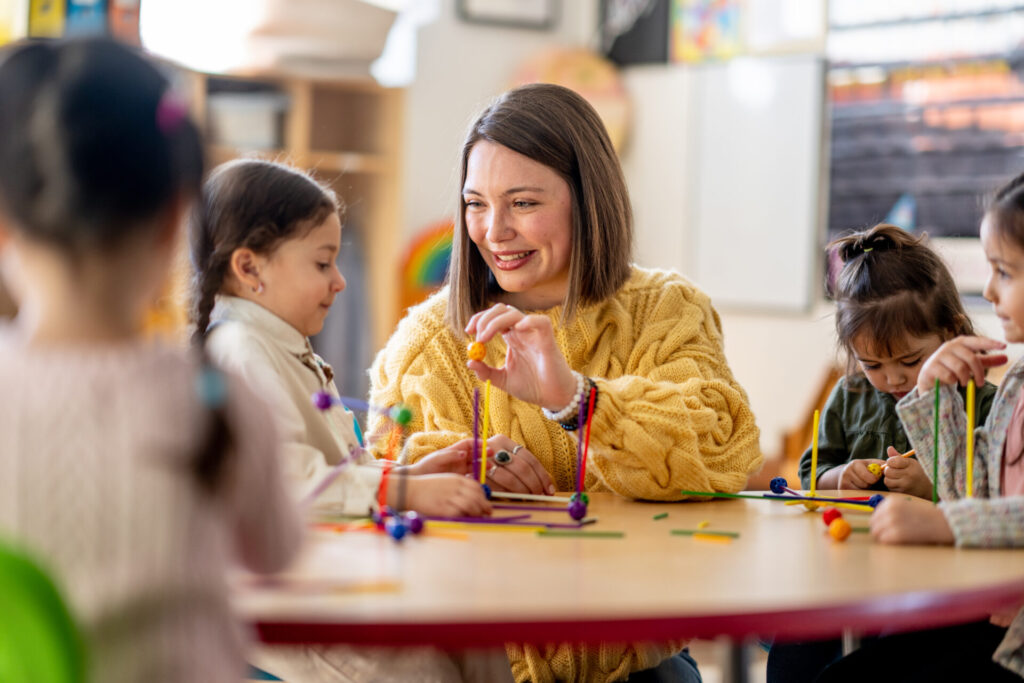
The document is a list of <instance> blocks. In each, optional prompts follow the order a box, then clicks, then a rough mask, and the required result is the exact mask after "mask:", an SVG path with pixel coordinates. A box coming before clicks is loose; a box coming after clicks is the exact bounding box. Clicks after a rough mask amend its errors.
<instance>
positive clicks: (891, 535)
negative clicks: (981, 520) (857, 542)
mask: <svg viewBox="0 0 1024 683" xmlns="http://www.w3.org/2000/svg"><path fill="white" fill-rule="evenodd" d="M871 535H872V536H874V538H875V540H876V541H878V542H879V543H895V544H903V543H905V544H925V543H937V544H941V545H952V544H953V542H954V541H955V540H956V539H954V537H953V530H952V529H950V527H949V522H947V521H946V516H945V515H944V514H942V510H940V509H939V508H938V506H936V505H933V504H932V502H931V501H930V500H921V499H920V498H912V497H910V496H907V495H904V494H894V495H890V496H886V498H885V500H884V501H882V502H881V503H880V504H879V505H878V507H877V508H875V512H874V514H872V515H871Z"/></svg>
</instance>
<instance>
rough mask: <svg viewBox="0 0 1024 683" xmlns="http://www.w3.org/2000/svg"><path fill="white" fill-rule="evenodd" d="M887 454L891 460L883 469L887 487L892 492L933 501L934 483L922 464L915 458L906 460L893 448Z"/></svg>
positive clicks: (890, 447) (887, 461)
mask: <svg viewBox="0 0 1024 683" xmlns="http://www.w3.org/2000/svg"><path fill="white" fill-rule="evenodd" d="M887 454H888V456H889V459H888V460H886V461H885V467H884V468H883V472H884V474H885V487H886V488H887V489H889V490H890V491H895V492H898V493H909V494H910V495H912V496H917V497H918V498H928V499H931V497H932V481H931V479H929V478H928V475H927V474H925V471H924V467H922V466H921V463H920V462H918V461H917V460H916V459H914V458H904V457H903V456H902V455H901V454H900V452H899V451H897V450H896V449H895V448H893V447H892V446H889V449H888V451H887Z"/></svg>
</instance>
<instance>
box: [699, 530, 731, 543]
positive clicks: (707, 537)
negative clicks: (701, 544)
mask: <svg viewBox="0 0 1024 683" xmlns="http://www.w3.org/2000/svg"><path fill="white" fill-rule="evenodd" d="M693 538H694V539H696V540H698V541H711V542H712V543H732V537H731V536H720V535H717V534H709V533H705V532H701V533H699V534H694V535H693Z"/></svg>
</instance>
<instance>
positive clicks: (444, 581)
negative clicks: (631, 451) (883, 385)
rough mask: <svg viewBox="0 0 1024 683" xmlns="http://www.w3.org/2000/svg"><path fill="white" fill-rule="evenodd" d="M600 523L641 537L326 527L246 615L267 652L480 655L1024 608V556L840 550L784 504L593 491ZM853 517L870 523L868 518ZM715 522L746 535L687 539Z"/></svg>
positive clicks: (838, 627)
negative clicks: (520, 645)
mask: <svg viewBox="0 0 1024 683" xmlns="http://www.w3.org/2000/svg"><path fill="white" fill-rule="evenodd" d="M755 493H757V492H755ZM826 493H828V492H821V494H822V495H825V494H826ZM661 513H668V516H667V517H664V518H662V519H654V517H655V516H656V515H660V514H661ZM508 514H514V513H513V512H510V511H508V510H500V511H496V512H495V515H497V516H502V515H508ZM531 514H532V515H533V517H532V519H539V520H543V521H551V522H568V521H570V520H569V519H568V515H567V514H565V513H564V512H555V513H546V512H540V513H531ZM589 514H590V515H591V516H596V517H597V518H598V521H597V522H596V523H595V524H593V525H590V526H588V527H586V530H588V531H595V532H598V531H621V532H623V533H624V535H623V536H622V537H618V538H614V537H612V538H609V537H587V538H579V537H558V536H541V535H538V534H537V533H536V532H534V531H522V530H520V531H484V530H471V531H468V532H465V531H463V530H461V529H460V530H452V529H449V528H446V529H439V528H437V526H435V527H434V532H435V533H437V534H438V535H437V536H431V535H429V534H428V535H424V536H419V537H411V538H406V539H404V540H403V541H402V542H401V543H396V542H395V541H393V540H392V539H391V538H390V537H388V536H385V535H382V534H377V533H372V532H368V531H348V532H344V533H339V532H337V531H314V532H312V534H311V539H310V543H309V544H308V545H307V548H306V551H305V553H304V555H303V557H302V558H301V559H300V561H299V562H298V563H297V565H296V567H295V568H293V569H292V570H290V571H289V572H288V573H286V574H285V575H283V576H281V577H280V578H279V580H277V581H275V582H271V583H269V584H267V583H259V582H255V581H253V580H250V579H244V580H242V579H240V587H239V589H238V590H236V591H235V596H234V598H235V599H234V602H235V604H236V606H237V608H238V609H239V610H240V611H241V613H242V615H243V616H244V617H245V618H246V619H248V620H249V621H250V622H251V623H254V624H256V626H257V628H258V630H259V633H260V636H261V638H262V639H263V640H265V641H267V642H328V643H329V642H348V643H362V644H388V645H406V644H433V645H439V646H446V647H479V646H492V645H498V644H501V643H503V642H508V641H515V642H550V641H567V640H568V641H579V642H600V641H637V640H663V639H671V638H687V637H695V638H712V637H715V636H721V635H726V636H731V637H734V638H743V637H751V636H755V635H760V636H766V637H768V636H774V637H776V638H780V639H786V638H794V639H796V638H807V637H815V636H821V637H825V636H834V635H837V634H839V633H840V632H841V631H842V630H843V629H854V630H857V631H860V632H863V633H869V632H878V631H880V630H889V629H909V628H923V627H928V626H939V625H944V624H949V623H955V622H958V621H966V620H969V619H974V618H982V617H984V615H986V614H987V613H989V612H991V611H993V610H994V609H995V608H996V607H998V606H999V605H1008V604H1012V603H1013V602H1015V601H1017V600H1019V599H1020V598H1021V597H1022V596H1024V549H1019V550H1017V549H1011V550H982V549H964V548H953V547H938V546H889V545H880V544H877V543H875V542H874V541H873V540H872V539H871V536H870V534H867V533H858V532H856V531H855V533H853V534H851V535H850V537H849V538H848V539H847V540H846V541H845V542H836V541H834V540H833V539H832V538H830V537H829V536H828V534H827V533H826V528H825V525H824V524H823V523H822V521H821V514H820V513H811V512H807V511H806V510H804V508H803V507H796V506H786V505H784V504H783V503H779V502H769V501H758V500H714V501H711V502H682V503H641V502H634V501H628V500H626V499H623V498H620V497H618V496H615V495H613V494H591V503H590V506H589ZM844 515H845V517H846V519H847V520H848V521H850V522H851V524H852V525H853V527H854V528H855V529H856V528H858V527H859V528H865V527H866V526H867V523H868V516H867V515H863V514H860V513H857V512H850V511H844ZM701 522H707V523H708V524H707V527H706V529H707V530H708V531H731V532H737V533H738V534H739V536H738V537H736V538H735V539H733V540H731V541H729V542H714V541H711V540H702V539H699V538H694V537H692V536H680V535H672V534H671V533H670V532H671V530H672V529H696V528H697V527H698V525H700V523H701ZM428 526H429V524H428Z"/></svg>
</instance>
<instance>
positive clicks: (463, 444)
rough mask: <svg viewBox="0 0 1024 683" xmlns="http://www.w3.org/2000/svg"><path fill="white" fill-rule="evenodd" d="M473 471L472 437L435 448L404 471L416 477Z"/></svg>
mask: <svg viewBox="0 0 1024 683" xmlns="http://www.w3.org/2000/svg"><path fill="white" fill-rule="evenodd" d="M472 471H473V439H463V440H462V441H457V442H455V443H453V444H452V445H451V446H448V448H442V449H440V450H436V451H434V452H433V453H431V454H430V455H428V456H426V457H425V458H423V459H422V460H420V461H419V462H418V463H416V464H415V465H412V466H410V467H408V468H406V470H405V472H406V473H407V474H409V475H411V476H414V477H418V476H420V475H423V474H442V473H445V472H451V473H452V474H469V473H470V472H472Z"/></svg>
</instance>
